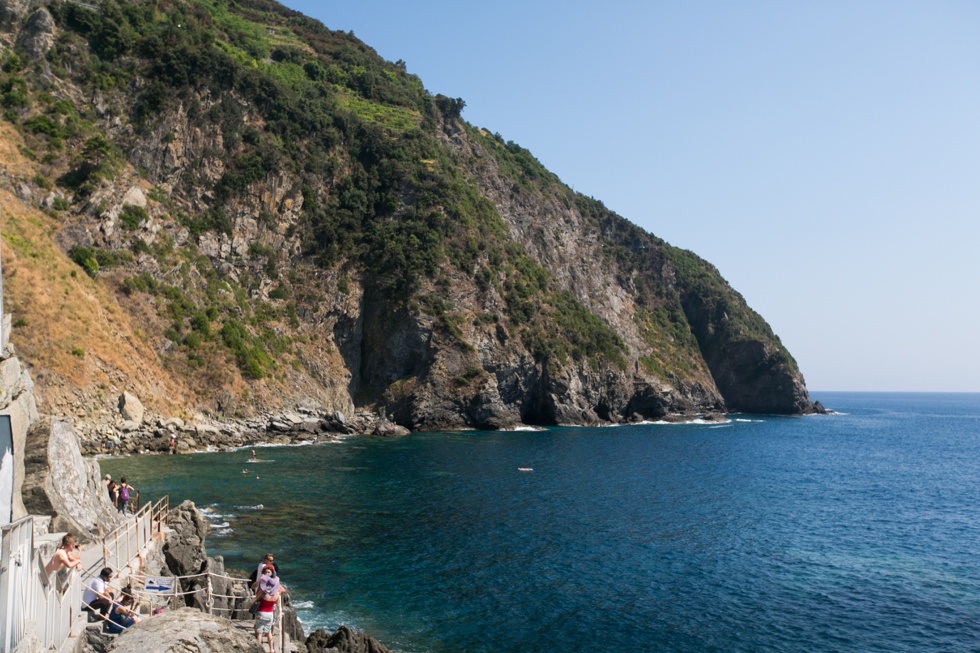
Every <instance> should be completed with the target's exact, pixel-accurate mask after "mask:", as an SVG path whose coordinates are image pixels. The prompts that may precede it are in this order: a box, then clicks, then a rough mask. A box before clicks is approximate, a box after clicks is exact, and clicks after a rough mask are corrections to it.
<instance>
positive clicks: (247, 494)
mask: <svg viewBox="0 0 980 653" xmlns="http://www.w3.org/2000/svg"><path fill="white" fill-rule="evenodd" d="M815 398H816V399H820V400H821V401H822V402H823V403H824V405H826V406H827V407H829V408H831V409H833V410H836V411H839V413H840V414H836V415H828V416H808V417H775V416H757V415H751V416H748V415H733V416H731V419H730V421H729V422H728V423H726V424H722V425H718V424H714V425H708V424H691V425H663V424H658V425H642V426H622V427H615V428H603V429H589V428H555V429H549V430H546V431H541V432H526V431H518V432H466V433H429V434H413V435H411V436H409V437H406V438H401V439H381V438H368V437H357V438H352V439H349V440H346V441H344V442H342V443H340V444H329V445H315V446H301V447H275V448H273V447H268V448H261V449H258V453H259V457H260V459H262V460H263V461H265V462H260V463H255V464H246V463H245V459H246V458H247V452H244V451H239V452H234V453H208V454H193V455H183V456H145V457H132V458H120V459H112V460H103V461H102V467H103V469H104V471H106V472H110V473H112V474H113V475H114V477H115V476H117V475H122V474H125V475H127V476H128V477H129V479H130V481H131V482H132V483H133V484H134V485H135V486H136V487H139V488H140V489H141V490H142V492H143V496H144V497H146V496H147V495H148V494H150V495H154V496H158V495H163V494H169V495H170V497H171V502H172V503H173V502H175V501H176V500H179V499H184V498H189V499H191V500H193V501H194V502H195V503H196V504H197V506H198V507H199V508H203V509H205V510H206V511H207V514H208V517H209V519H210V520H211V521H212V523H213V524H214V525H215V528H214V530H213V532H212V534H211V535H210V536H209V537H208V540H207V547H208V551H209V553H210V554H211V555H223V556H224V557H225V562H226V564H227V565H228V566H229V567H232V568H239V569H243V570H244V569H250V568H251V567H252V566H253V565H254V564H255V563H257V562H258V560H259V558H260V557H261V556H262V554H264V553H265V552H266V551H267V550H268V551H272V552H274V553H275V554H276V557H277V562H279V563H281V568H282V577H283V580H284V582H285V583H286V584H287V585H288V586H289V587H290V588H291V589H292V592H293V596H294V598H295V600H296V601H298V604H299V606H300V610H299V613H300V617H301V619H302V620H303V623H304V627H305V628H306V630H307V632H310V631H312V630H313V629H315V628H317V627H323V628H327V629H333V628H335V627H336V626H338V625H340V624H342V623H346V624H348V625H350V626H352V627H354V628H356V629H360V630H365V631H367V632H370V633H372V634H373V635H375V636H376V637H377V638H378V639H379V640H380V641H381V642H382V643H384V644H385V645H387V646H389V647H390V648H393V649H397V650H400V651H404V652H407V653H418V652H423V651H424V652H431V653H448V652H464V651H465V652H470V653H490V652H494V653H509V652H514V653H516V652H519V651H520V652H524V651H561V652H564V653H575V652H585V651H596V650H606V651H612V650H625V649H629V650H636V651H657V652H685V653H687V652H690V653H694V652H697V653H702V652H705V651H725V652H728V651H745V652H749V651H751V652H759V651H779V652H781V653H782V652H797V651H799V652H804V651H805V652H825V651H826V652H830V651H869V652H870V651H882V652H890V653H891V652H895V651H916V652H921V651H980V555H978V554H980V395H977V394H876V393H822V394H815ZM519 468H532V469H533V471H519Z"/></svg>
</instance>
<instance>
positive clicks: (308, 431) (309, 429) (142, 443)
mask: <svg viewBox="0 0 980 653" xmlns="http://www.w3.org/2000/svg"><path fill="white" fill-rule="evenodd" d="M76 431H77V432H78V435H79V439H80V441H81V446H82V453H83V454H85V455H89V456H94V455H101V454H141V453H170V452H171V449H172V447H171V442H174V443H175V445H176V452H175V453H189V452H192V451H214V450H220V449H228V448H239V447H246V446H250V445H251V446H254V445H258V444H279V445H289V444H301V443H309V442H329V441H335V440H338V439H340V438H343V437H345V436H350V435H379V436H385V437H394V436H403V435H408V433H409V430H408V429H407V428H405V427H404V426H400V425H398V424H395V423H393V422H391V421H390V420H388V419H386V418H385V417H383V416H379V415H376V414H374V413H371V412H369V411H358V412H356V413H355V414H354V415H351V416H348V415H345V414H344V413H342V412H339V411H327V410H323V409H319V408H307V407H299V408H296V409H295V410H291V411H286V412H283V413H263V414H261V415H259V416H257V417H252V418H247V419H238V418H216V417H208V416H205V415H202V414H197V415H195V416H194V417H193V418H191V419H188V420H183V419H180V418H177V417H172V418H167V417H163V416H159V415H152V414H150V413H148V412H146V411H145V410H144V409H143V407H142V404H141V403H140V402H139V399H137V398H136V397H134V396H133V395H131V394H129V393H128V392H124V393H123V394H122V395H120V397H119V413H118V417H117V418H116V419H115V420H113V421H107V422H105V423H102V424H98V425H88V426H86V425H76ZM110 443H111V445H110Z"/></svg>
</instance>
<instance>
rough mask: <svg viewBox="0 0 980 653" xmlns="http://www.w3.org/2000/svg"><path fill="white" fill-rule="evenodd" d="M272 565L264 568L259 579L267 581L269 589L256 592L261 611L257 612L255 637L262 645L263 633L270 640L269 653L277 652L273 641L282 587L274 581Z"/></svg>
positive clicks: (266, 585) (261, 582)
mask: <svg viewBox="0 0 980 653" xmlns="http://www.w3.org/2000/svg"><path fill="white" fill-rule="evenodd" d="M274 580H276V579H273V578H272V567H269V566H266V567H265V568H264V569H262V578H260V579H259V583H260V585H262V584H263V581H264V582H265V587H268V589H269V591H268V592H266V591H265V590H264V589H259V590H258V592H256V597H255V600H256V601H258V602H259V611H258V612H257V613H256V614H255V639H256V641H257V642H258V643H259V646H262V634H263V633H265V636H266V637H267V638H268V640H269V653H276V645H275V643H274V642H273V641H272V634H273V630H274V629H275V616H276V604H277V603H279V597H280V596H281V594H282V592H281V590H282V587H281V586H280V585H279V583H278V582H273V581H274Z"/></svg>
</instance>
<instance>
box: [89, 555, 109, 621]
mask: <svg viewBox="0 0 980 653" xmlns="http://www.w3.org/2000/svg"><path fill="white" fill-rule="evenodd" d="M111 580H112V569H110V568H109V567H106V568H105V569H103V570H102V572H101V573H99V575H98V576H96V577H95V578H93V579H92V582H90V583H89V584H88V586H87V587H86V588H85V593H84V594H82V610H85V611H86V612H92V613H94V612H95V611H96V610H98V611H99V613H100V614H101V615H102V616H103V617H104V616H106V614H107V613H108V612H109V606H111V605H112V595H111V594H110V593H109V581H111Z"/></svg>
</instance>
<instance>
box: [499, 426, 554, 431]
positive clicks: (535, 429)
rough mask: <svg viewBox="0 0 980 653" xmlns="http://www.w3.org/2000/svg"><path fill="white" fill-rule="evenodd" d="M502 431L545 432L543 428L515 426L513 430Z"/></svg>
mask: <svg viewBox="0 0 980 653" xmlns="http://www.w3.org/2000/svg"><path fill="white" fill-rule="evenodd" d="M501 430H502V431H543V430H544V429H543V428H539V427H537V426H515V427H514V428H512V429H501Z"/></svg>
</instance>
